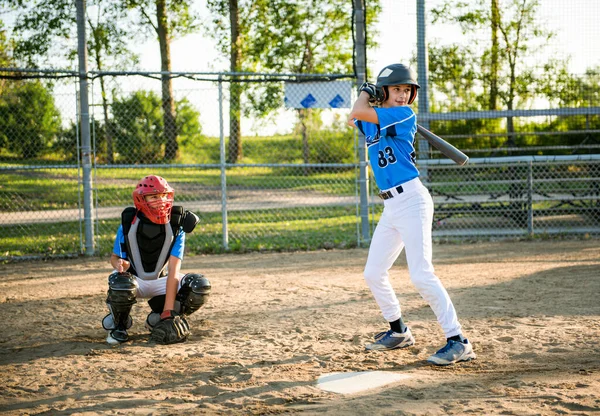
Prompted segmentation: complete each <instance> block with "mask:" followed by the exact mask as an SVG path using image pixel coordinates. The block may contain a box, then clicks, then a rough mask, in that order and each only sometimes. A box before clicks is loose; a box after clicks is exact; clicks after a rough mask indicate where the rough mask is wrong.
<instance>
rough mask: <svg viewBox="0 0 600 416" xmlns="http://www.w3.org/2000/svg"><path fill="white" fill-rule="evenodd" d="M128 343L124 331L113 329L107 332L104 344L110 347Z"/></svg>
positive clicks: (127, 335) (126, 334) (127, 336)
mask: <svg viewBox="0 0 600 416" xmlns="http://www.w3.org/2000/svg"><path fill="white" fill-rule="evenodd" d="M127 341H129V334H128V333H127V331H126V330H125V329H113V330H112V331H108V335H107V336H106V342H107V343H108V344H110V345H118V344H122V343H123V342H127Z"/></svg>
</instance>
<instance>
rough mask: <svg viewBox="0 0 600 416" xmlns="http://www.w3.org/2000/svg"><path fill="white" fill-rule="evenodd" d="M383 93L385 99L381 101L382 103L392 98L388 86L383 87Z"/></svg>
mask: <svg viewBox="0 0 600 416" xmlns="http://www.w3.org/2000/svg"><path fill="white" fill-rule="evenodd" d="M381 91H382V94H381V95H382V96H383V99H382V100H381V102H384V101H385V100H387V99H388V97H389V96H390V92H389V91H388V87H387V85H384V86H383V87H381Z"/></svg>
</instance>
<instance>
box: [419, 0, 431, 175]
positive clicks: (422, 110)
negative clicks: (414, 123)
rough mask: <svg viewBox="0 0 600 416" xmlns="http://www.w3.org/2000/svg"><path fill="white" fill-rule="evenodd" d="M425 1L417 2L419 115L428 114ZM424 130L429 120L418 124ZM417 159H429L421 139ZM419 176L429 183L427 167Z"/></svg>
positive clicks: (427, 150)
mask: <svg viewBox="0 0 600 416" xmlns="http://www.w3.org/2000/svg"><path fill="white" fill-rule="evenodd" d="M425 17H426V16H425V0H417V73H418V76H417V82H418V83H419V85H420V86H421V88H419V95H418V97H419V100H418V104H419V107H418V108H419V115H421V114H428V113H429V95H428V94H429V77H428V72H429V55H428V53H427V20H426V18H425ZM419 123H420V124H421V125H422V126H423V127H425V128H426V129H428V128H429V120H420V122H419ZM417 148H418V150H417V152H418V154H419V157H424V158H425V159H429V142H428V141H427V140H425V139H424V138H423V137H421V138H420V139H419V142H418V146H417ZM419 170H420V172H421V176H422V177H423V179H425V180H426V181H427V182H429V177H428V176H429V172H428V170H427V167H425V166H421V167H420V168H419Z"/></svg>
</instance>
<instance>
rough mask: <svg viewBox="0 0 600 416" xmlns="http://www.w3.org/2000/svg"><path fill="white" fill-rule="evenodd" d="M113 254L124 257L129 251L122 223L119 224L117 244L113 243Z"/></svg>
mask: <svg viewBox="0 0 600 416" xmlns="http://www.w3.org/2000/svg"><path fill="white" fill-rule="evenodd" d="M113 254H116V255H117V256H119V257H120V258H122V259H126V258H127V252H126V251H125V236H124V235H123V226H122V225H119V229H118V230H117V236H116V237H115V244H114V245H113Z"/></svg>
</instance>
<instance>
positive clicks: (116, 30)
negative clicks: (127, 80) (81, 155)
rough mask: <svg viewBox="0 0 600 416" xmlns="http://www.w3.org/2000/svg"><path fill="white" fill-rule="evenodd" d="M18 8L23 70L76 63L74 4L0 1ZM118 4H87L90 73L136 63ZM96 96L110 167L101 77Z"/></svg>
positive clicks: (99, 0)
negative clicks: (97, 95)
mask: <svg viewBox="0 0 600 416" xmlns="http://www.w3.org/2000/svg"><path fill="white" fill-rule="evenodd" d="M7 2H8V5H13V6H15V7H16V8H17V10H18V13H17V18H16V21H15V25H14V28H13V34H14V41H15V45H16V46H15V55H16V57H17V58H18V59H19V60H20V61H21V62H24V63H25V65H26V66H29V67H38V66H42V65H50V66H54V65H55V64H56V65H58V63H56V62H54V61H55V60H56V59H58V60H60V61H61V63H60V65H59V66H62V65H63V63H62V61H64V60H65V59H66V60H68V61H71V62H76V59H77V49H76V48H77V45H76V44H75V43H74V42H73V41H72V40H73V39H77V22H76V10H75V2H74V1H66V0H41V1H33V0H17V1H15V2H11V0H0V4H3V3H4V4H5V3H7ZM121 3H122V2H121V1H119V0H115V1H112V2H111V1H106V0H104V1H102V0H93V1H88V7H87V11H88V14H87V16H86V22H87V24H88V36H87V40H88V52H89V58H90V69H92V70H97V71H105V70H109V69H114V70H118V69H124V68H128V67H131V65H134V64H136V63H137V60H138V58H137V55H136V54H135V53H133V52H131V51H130V50H129V49H128V45H127V42H128V41H129V39H130V38H131V36H132V33H133V30H131V25H130V24H128V23H129V19H128V16H127V10H126V9H124V8H123V7H122V5H121ZM100 93H101V97H102V109H103V117H104V125H105V126H106V127H107V128H106V129H104V130H102V129H95V132H96V133H99V132H101V131H104V135H105V140H106V144H107V147H106V160H107V162H108V163H112V162H113V146H112V131H111V130H110V122H109V114H108V107H109V104H108V93H107V91H106V85H105V81H104V78H103V77H101V78H100Z"/></svg>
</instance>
